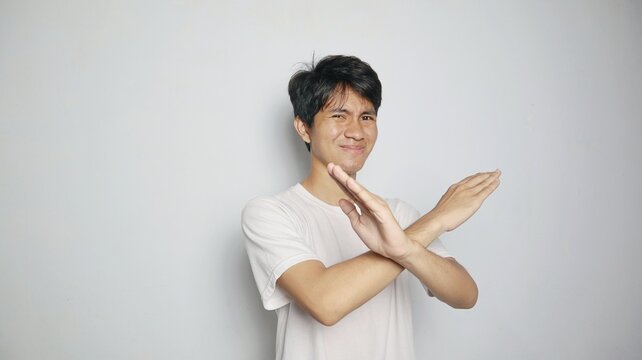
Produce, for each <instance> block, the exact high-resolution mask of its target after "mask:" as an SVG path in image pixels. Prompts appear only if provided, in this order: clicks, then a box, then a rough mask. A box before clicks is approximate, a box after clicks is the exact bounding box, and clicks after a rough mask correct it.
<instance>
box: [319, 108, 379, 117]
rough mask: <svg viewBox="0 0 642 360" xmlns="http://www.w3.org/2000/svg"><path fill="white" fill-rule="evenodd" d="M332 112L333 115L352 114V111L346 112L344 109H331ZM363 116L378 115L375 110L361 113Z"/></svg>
mask: <svg viewBox="0 0 642 360" xmlns="http://www.w3.org/2000/svg"><path fill="white" fill-rule="evenodd" d="M330 112H332V113H345V114H352V112H351V111H349V110H346V109H344V108H335V109H330ZM361 115H375V116H376V115H377V113H376V112H375V111H374V109H370V110H366V111H364V112H362V113H361Z"/></svg>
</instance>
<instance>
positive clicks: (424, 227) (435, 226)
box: [404, 212, 444, 247]
mask: <svg viewBox="0 0 642 360" xmlns="http://www.w3.org/2000/svg"><path fill="white" fill-rule="evenodd" d="M404 232H405V233H406V236H408V237H409V238H410V239H412V240H414V241H416V242H418V243H420V244H421V245H423V246H424V247H426V246H428V245H430V244H431V243H432V242H433V240H435V239H436V238H437V237H439V235H441V234H443V233H444V230H443V227H442V226H441V224H439V223H438V221H436V220H435V218H434V216H433V214H432V212H429V213H427V214H425V215H424V216H422V217H420V218H419V219H418V220H417V221H415V222H414V223H412V225H410V226H408V227H407V228H406V230H404Z"/></svg>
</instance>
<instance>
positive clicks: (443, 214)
mask: <svg viewBox="0 0 642 360" xmlns="http://www.w3.org/2000/svg"><path fill="white" fill-rule="evenodd" d="M500 175H501V171H499V170H495V171H493V172H484V173H477V174H475V175H471V176H469V177H467V178H465V179H463V180H461V181H460V182H458V183H455V184H453V185H451V186H450V187H449V188H448V191H446V193H445V194H444V195H443V196H442V197H441V199H440V200H439V202H437V205H436V206H435V207H434V208H433V209H432V210H431V211H430V212H428V213H427V214H426V215H424V216H422V217H421V218H420V219H419V220H417V221H416V222H415V223H414V224H412V225H410V226H409V227H408V228H407V229H406V234H408V236H409V237H410V238H412V239H413V240H416V241H419V242H420V243H424V245H427V244H426V243H425V241H421V240H423V239H422V238H424V237H426V236H425V235H426V234H427V233H431V234H432V236H430V237H431V239H430V240H429V242H431V241H432V240H433V239H434V238H435V237H436V236H439V235H441V234H442V233H444V232H447V231H452V230H454V229H456V228H457V227H458V226H459V225H461V224H463V223H464V222H465V221H466V220H468V219H469V218H470V217H471V216H473V214H474V213H475V212H476V211H477V210H479V208H480V207H481V205H482V203H483V202H484V200H486V198H488V196H490V194H492V193H493V191H495V189H497V187H498V186H499V176H500ZM435 235H436V236H435Z"/></svg>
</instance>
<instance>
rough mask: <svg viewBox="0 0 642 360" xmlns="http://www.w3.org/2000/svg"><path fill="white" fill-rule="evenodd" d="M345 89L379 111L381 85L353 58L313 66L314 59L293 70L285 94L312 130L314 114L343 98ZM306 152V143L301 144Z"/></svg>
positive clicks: (341, 57) (336, 57) (336, 58)
mask: <svg viewBox="0 0 642 360" xmlns="http://www.w3.org/2000/svg"><path fill="white" fill-rule="evenodd" d="M348 89H352V90H353V91H355V92H356V93H357V94H359V95H361V96H363V97H364V98H366V99H368V100H369V101H370V102H371V103H372V105H373V106H374V108H375V112H376V111H378V110H379V106H380V105H381V82H380V81H379V77H378V76H377V73H376V72H375V71H374V70H372V68H371V67H370V65H368V63H366V62H364V61H361V60H360V59H359V58H357V57H355V56H345V55H331V56H326V57H324V58H323V59H321V60H320V61H319V62H318V63H317V64H316V65H315V64H314V59H313V60H312V63H311V65H309V66H307V68H306V69H303V70H299V71H297V72H296V73H295V74H294V75H292V77H291V78H290V82H289V84H288V93H289V94H290V102H292V107H293V109H294V116H298V117H299V118H301V120H303V122H304V123H305V124H306V125H307V126H308V127H312V124H313V122H314V115H316V113H318V112H319V111H320V110H321V109H323V107H324V106H326V105H327V104H328V102H329V101H330V100H331V99H332V98H333V97H334V96H335V95H339V96H344V95H345V94H346V91H347V90H348ZM305 145H306V146H307V148H308V151H309V150H310V144H308V143H306V144H305Z"/></svg>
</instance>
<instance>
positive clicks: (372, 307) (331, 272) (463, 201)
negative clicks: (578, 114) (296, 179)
mask: <svg viewBox="0 0 642 360" xmlns="http://www.w3.org/2000/svg"><path fill="white" fill-rule="evenodd" d="M288 90H289V94H290V100H291V101H292V105H293V107H294V115H295V118H294V128H295V130H296V132H297V133H298V135H299V136H300V137H301V139H302V140H303V141H304V142H305V144H306V146H307V147H308V150H309V152H310V174H309V176H308V177H307V178H306V179H304V180H303V181H302V182H301V183H298V184H296V185H294V186H293V187H291V188H290V189H288V190H286V191H284V192H282V193H280V194H278V195H276V196H272V197H262V198H257V199H254V200H252V201H251V202H250V203H248V205H247V206H246V207H245V209H244V210H243V216H242V225H243V230H244V232H245V235H246V237H247V242H246V249H247V252H248V255H249V258H250V264H251V266H252V271H253V273H254V277H255V280H256V283H257V286H258V289H259V292H260V294H261V299H262V301H263V306H264V307H265V308H266V309H268V310H276V314H277V318H278V325H277V339H276V341H277V342H276V358H277V359H297V360H298V359H312V360H321V359H323V360H335V359H356V360H359V359H369V360H370V359H391V360H403V359H414V348H413V336H412V316H411V301H410V287H409V286H410V284H409V280H410V278H411V277H412V276H414V277H416V278H417V279H419V280H420V281H421V282H422V284H423V285H424V287H425V288H426V290H427V292H428V294H429V295H431V296H435V297H437V298H438V299H439V300H441V301H443V302H445V303H447V304H449V305H450V306H452V307H455V308H470V307H472V306H474V304H475V302H476V300H477V286H476V284H475V282H474V281H473V279H472V278H471V277H470V275H469V274H468V272H467V271H466V270H465V269H464V268H463V267H462V266H461V265H459V264H458V263H457V262H456V261H455V259H454V258H452V257H451V256H450V255H449V253H448V252H447V251H446V249H445V248H444V246H443V244H442V243H441V241H440V240H439V239H438V236H439V235H440V234H442V233H443V232H445V231H451V230H453V229H455V228H457V227H458V226H459V225H460V224H462V223H463V222H464V221H466V220H467V219H468V218H469V217H470V216H472V215H473V214H474V213H475V212H476V211H477V209H479V207H480V206H481V203H482V202H483V201H484V200H485V199H486V198H487V197H488V196H489V195H490V194H491V193H492V192H493V191H494V190H495V189H496V188H497V186H498V185H499V175H500V173H499V171H495V172H489V173H479V174H476V175H473V176H469V177H467V178H466V179H464V180H462V181H460V182H459V183H457V184H454V185H453V186H451V187H450V188H449V189H448V191H447V192H446V193H445V194H444V195H443V197H442V198H441V200H440V201H439V202H438V204H437V205H436V206H435V208H434V209H433V210H432V211H430V212H429V213H427V214H426V215H424V216H423V217H421V218H419V214H418V212H417V211H416V210H414V209H413V208H411V207H410V206H409V205H407V204H406V203H404V202H401V201H398V200H388V201H384V200H382V199H381V198H379V197H378V196H376V195H374V194H372V193H370V192H368V191H367V190H366V189H365V188H364V187H363V186H361V185H360V184H358V183H357V182H356V180H355V179H356V174H357V172H358V171H359V170H360V169H361V168H362V167H363V165H364V163H365V161H366V159H367V158H368V155H369V153H370V151H371V150H372V148H373V146H374V144H375V141H376V139H377V111H378V109H379V106H380V104H381V83H380V82H379V79H378V77H377V74H376V73H375V72H374V70H372V68H371V67H370V66H369V65H368V64H367V63H365V62H363V61H361V60H359V59H358V58H356V57H349V56H329V57H326V58H324V59H322V60H321V61H320V62H319V63H318V64H317V65H316V66H315V65H312V66H311V67H310V69H308V70H303V71H299V72H297V73H296V74H295V75H294V76H293V77H292V78H291V80H290V84H289V89H288ZM357 207H358V209H357ZM403 229H405V230H403ZM404 269H407V270H409V271H403V270H404Z"/></svg>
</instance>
